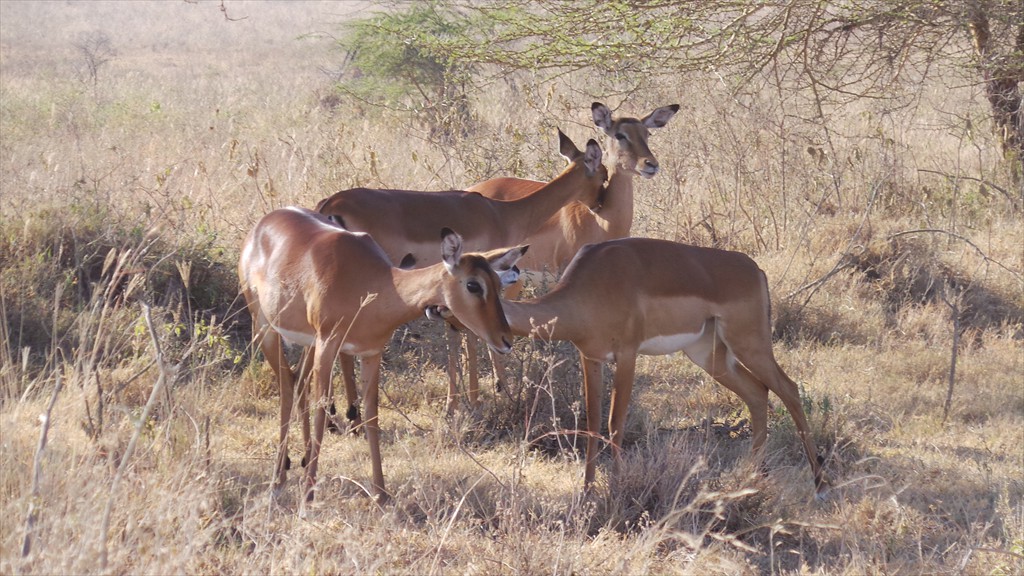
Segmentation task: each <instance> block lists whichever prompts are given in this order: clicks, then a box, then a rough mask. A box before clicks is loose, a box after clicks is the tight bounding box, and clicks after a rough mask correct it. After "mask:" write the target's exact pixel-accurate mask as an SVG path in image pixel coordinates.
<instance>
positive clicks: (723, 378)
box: [684, 332, 768, 461]
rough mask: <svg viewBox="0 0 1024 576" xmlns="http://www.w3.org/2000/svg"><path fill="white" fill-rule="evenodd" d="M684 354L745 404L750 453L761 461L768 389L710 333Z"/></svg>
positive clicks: (766, 418) (766, 417)
mask: <svg viewBox="0 0 1024 576" xmlns="http://www.w3.org/2000/svg"><path fill="white" fill-rule="evenodd" d="M684 351H685V352H686V355H687V356H689V357H690V359H691V360H693V363H694V364H696V365H698V366H700V367H701V368H703V369H704V371H705V372H707V373H708V374H709V375H710V376H711V377H712V378H714V379H715V381H717V382H718V383H719V384H721V385H722V386H725V387H726V388H727V389H729V390H731V391H732V392H733V393H735V394H736V395H737V396H739V397H740V400H742V401H743V403H744V404H746V405H747V410H748V411H749V412H750V429H751V432H752V439H751V445H750V452H751V454H752V455H753V456H754V458H755V459H756V460H758V461H760V459H761V458H763V456H764V443H765V440H767V438H768V387H767V386H765V385H764V384H763V383H762V382H761V381H760V380H758V379H757V378H755V377H754V376H753V375H752V374H751V373H750V372H749V371H747V369H746V368H744V367H743V366H742V365H740V364H737V363H736V361H735V359H734V358H731V354H732V353H731V352H730V351H729V349H728V347H727V346H726V344H725V342H723V341H722V340H721V339H720V338H718V337H717V336H715V335H714V333H713V332H707V333H706V336H705V337H704V338H702V339H701V340H700V341H699V342H697V343H696V344H694V345H692V346H690V347H687V348H686V350H684Z"/></svg>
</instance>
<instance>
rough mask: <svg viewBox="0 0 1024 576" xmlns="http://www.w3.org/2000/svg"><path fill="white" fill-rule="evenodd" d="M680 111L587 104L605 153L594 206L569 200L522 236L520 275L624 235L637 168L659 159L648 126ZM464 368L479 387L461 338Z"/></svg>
mask: <svg viewBox="0 0 1024 576" xmlns="http://www.w3.org/2000/svg"><path fill="white" fill-rule="evenodd" d="M678 111H679V105H678V104H672V105H669V106H662V107H661V108H656V109H655V110H654V111H652V112H651V113H650V114H648V115H647V116H644V117H643V118H640V119H637V118H632V117H621V118H613V117H612V112H611V110H609V109H608V107H607V106H605V105H604V104H602V103H600V102H594V103H593V104H592V105H591V107H590V112H591V116H592V117H593V120H594V124H595V125H596V126H597V127H598V128H600V129H601V130H602V131H604V133H605V135H606V136H607V139H606V141H605V153H606V155H607V164H608V166H609V169H608V186H607V188H606V190H605V192H604V195H603V196H602V198H601V201H600V205H599V206H598V207H596V208H595V206H593V205H591V204H586V203H582V202H572V203H569V204H566V205H565V206H563V207H562V209H561V210H559V211H558V212H557V213H555V214H554V215H553V216H552V217H550V218H548V220H547V221H546V222H544V224H543V225H542V226H541V227H540V228H539V229H538V230H537V231H536V232H534V233H533V234H531V235H530V237H529V239H528V240H527V242H528V243H529V244H530V253H529V254H528V255H526V256H524V257H523V259H522V261H520V263H519V266H520V268H522V269H523V270H524V274H523V276H526V277H533V278H537V277H538V276H540V275H542V276H543V277H546V278H547V279H549V280H551V279H553V276H552V275H555V274H557V273H558V272H560V271H561V270H562V269H564V268H565V266H566V265H567V264H568V263H569V260H571V259H572V257H573V256H575V255H576V252H578V251H579V249H580V248H582V247H583V246H584V245H585V244H593V243H595V242H603V241H605V240H613V239H615V238H625V237H626V236H629V231H630V228H631V227H632V226H633V177H634V176H636V175H637V174H639V175H641V176H642V177H644V178H653V177H654V175H655V174H657V173H658V169H659V164H658V159H657V158H656V157H655V156H654V153H653V152H651V149H650V147H649V146H648V143H647V140H648V138H649V137H650V131H651V130H652V129H655V128H662V127H664V126H665V125H666V124H668V121H669V120H671V119H672V117H673V116H675V114H676V112H678ZM543 185H544V183H543V182H538V181H536V180H523V179H520V178H493V179H491V180H487V181H484V182H481V183H479V184H476V185H474V186H471V187H470V188H469V190H470V191H472V192H479V193H480V194H483V195H484V196H487V197H488V198H494V199H495V200H515V199H517V198H521V197H523V196H525V195H527V194H532V193H534V192H535V191H536V190H538V189H539V188H540V187H541V186H543ZM521 290H522V282H521V281H520V282H519V283H517V284H514V285H512V286H509V287H508V288H507V289H506V291H505V296H506V297H507V298H508V299H509V300H515V299H516V298H517V297H518V295H519V293H520V291H521ZM466 343H467V354H466V355H467V358H468V360H469V362H468V366H467V372H468V376H469V387H470V389H471V390H472V389H476V388H478V387H479V386H478V379H479V378H478V373H479V370H478V367H477V352H476V339H474V338H472V337H470V338H467V340H466ZM491 361H492V364H493V366H494V373H495V377H496V379H497V382H498V387H499V388H500V387H501V386H502V385H503V382H504V380H505V375H504V370H503V368H502V365H501V361H500V359H499V358H498V357H497V356H496V355H494V354H492V355H491Z"/></svg>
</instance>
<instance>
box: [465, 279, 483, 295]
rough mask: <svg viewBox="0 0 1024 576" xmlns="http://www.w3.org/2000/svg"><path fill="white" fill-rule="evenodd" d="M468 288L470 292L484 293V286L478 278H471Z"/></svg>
mask: <svg viewBox="0 0 1024 576" xmlns="http://www.w3.org/2000/svg"><path fill="white" fill-rule="evenodd" d="M466 290H469V293H470V294H483V293H484V287H483V286H481V285H480V283H479V282H477V281H476V280H470V281H469V282H466Z"/></svg>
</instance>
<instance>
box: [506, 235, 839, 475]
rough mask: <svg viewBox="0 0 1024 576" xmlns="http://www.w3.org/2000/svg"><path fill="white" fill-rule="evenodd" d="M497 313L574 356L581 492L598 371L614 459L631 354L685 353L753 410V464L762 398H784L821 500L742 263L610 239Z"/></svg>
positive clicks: (596, 410)
mask: <svg viewBox="0 0 1024 576" xmlns="http://www.w3.org/2000/svg"><path fill="white" fill-rule="evenodd" d="M502 304H503V306H504V309H505V316H506V317H507V318H508V321H509V325H510V326H511V327H512V332H513V333H515V334H517V335H531V333H532V334H533V336H534V337H537V338H543V339H551V340H568V341H571V342H572V343H573V344H574V345H575V346H576V348H577V349H578V350H579V353H580V361H581V363H582V365H583V378H584V396H585V402H586V411H587V431H588V432H589V434H588V440H587V460H586V473H585V476H584V484H585V486H589V485H590V484H591V483H592V482H593V481H594V473H595V462H596V457H597V439H598V437H599V434H600V424H599V419H600V414H601V391H602V389H603V387H602V385H601V366H602V364H604V363H606V362H614V363H615V376H614V388H613V391H612V401H611V413H610V415H609V423H608V430H609V433H610V435H611V439H610V440H611V445H612V451H613V454H614V455H615V456H616V459H618V457H619V455H620V447H621V442H622V434H623V427H624V425H625V422H626V411H627V409H628V407H629V399H630V395H631V393H632V390H633V379H634V371H635V368H636V358H637V355H639V354H646V355H658V354H671V353H673V352H678V351H680V350H681V351H683V352H684V353H685V354H686V355H687V356H689V357H690V359H691V360H693V362H695V363H696V364H697V365H698V366H700V367H701V368H703V369H704V370H706V371H707V372H708V374H710V375H711V376H712V377H713V378H714V379H715V380H717V381H718V382H719V383H721V384H722V385H723V386H725V387H726V388H728V389H729V390H732V391H733V392H735V393H736V394H737V395H738V396H739V397H740V398H741V399H742V400H743V402H744V403H745V404H746V405H747V408H749V409H750V422H751V428H752V429H753V442H752V447H751V449H752V452H753V453H754V454H755V455H758V456H759V455H760V454H761V453H762V451H763V448H764V443H765V439H766V438H767V435H768V391H769V390H770V391H772V392H774V393H775V394H776V395H777V396H778V397H779V398H781V399H782V402H783V403H784V404H785V406H786V408H787V409H788V410H789V413H790V415H791V416H792V417H793V421H794V422H795V423H796V428H797V432H798V434H799V436H800V438H801V440H802V442H803V446H804V449H805V451H806V453H807V459H808V461H810V464H811V470H812V472H813V474H814V481H815V485H816V487H817V489H818V493H819V494H823V493H824V490H825V489H826V482H825V478H824V476H823V473H822V470H821V464H820V462H819V460H818V456H817V450H816V449H815V446H814V443H813V441H812V438H811V432H810V429H809V428H808V426H807V419H806V417H805V415H804V411H803V407H802V405H801V401H800V395H799V391H798V390H797V386H796V384H795V383H793V381H792V380H791V379H790V378H789V376H787V375H786V374H785V372H783V371H782V369H781V368H780V367H779V365H778V363H777V362H776V361H775V356H774V354H773V353H772V341H771V321H770V318H769V316H770V310H769V308H770V302H769V296H768V281H767V279H766V278H765V275H764V272H762V271H761V269H760V268H758V266H757V264H755V263H754V261H753V260H751V259H750V258H749V257H748V256H746V255H744V254H741V253H739V252H729V251H725V250H715V249H711V248H699V247H695V246H687V245H685V244H677V243H675V242H669V241H666V240H652V239H647V238H626V239H620V240H611V241H608V242H604V243H601V244H591V245H588V246H585V247H584V248H583V249H582V250H580V252H579V253H578V254H577V255H576V257H575V258H574V259H573V260H572V262H570V264H569V266H568V267H567V268H566V270H565V274H564V275H563V276H562V279H561V281H560V282H559V283H558V284H557V285H556V286H555V287H554V289H552V290H551V291H550V292H549V293H547V294H545V295H543V296H540V297H539V298H536V299H534V300H529V301H520V302H511V301H503V302H502Z"/></svg>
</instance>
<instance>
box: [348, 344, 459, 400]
mask: <svg viewBox="0 0 1024 576" xmlns="http://www.w3.org/2000/svg"><path fill="white" fill-rule="evenodd" d="M445 335H446V338H445V340H446V341H447V343H448V397H447V398H446V399H445V412H447V413H448V416H452V415H454V414H455V405H456V404H458V398H459V387H458V381H459V351H460V350H461V349H462V333H461V332H459V331H458V330H457V329H455V328H454V327H453V326H451V325H450V324H449V325H447V330H446V331H445ZM364 362H365V360H364ZM365 369H366V367H365V366H364V367H363V370H365ZM368 393H369V391H367V394H368Z"/></svg>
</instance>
